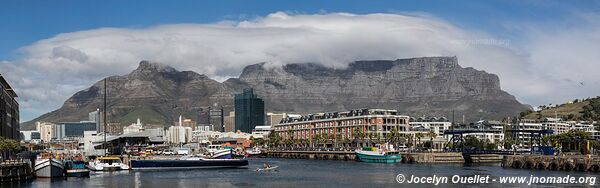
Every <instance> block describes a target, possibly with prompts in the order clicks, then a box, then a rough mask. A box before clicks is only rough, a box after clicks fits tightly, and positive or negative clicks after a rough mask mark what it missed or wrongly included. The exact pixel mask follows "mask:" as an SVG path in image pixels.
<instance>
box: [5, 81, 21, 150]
mask: <svg viewBox="0 0 600 188" xmlns="http://www.w3.org/2000/svg"><path fill="white" fill-rule="evenodd" d="M16 98H17V93H15V91H14V90H13V89H12V88H11V87H10V85H9V84H8V82H6V80H5V79H4V77H3V76H2V74H0V136H1V137H3V138H8V139H15V140H19V137H21V133H20V132H19V103H18V102H17V99H16Z"/></svg>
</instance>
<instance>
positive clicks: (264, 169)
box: [256, 166, 279, 171]
mask: <svg viewBox="0 0 600 188" xmlns="http://www.w3.org/2000/svg"><path fill="white" fill-rule="evenodd" d="M277 167H279V166H272V167H267V168H258V169H256V171H269V170H275V169H277Z"/></svg>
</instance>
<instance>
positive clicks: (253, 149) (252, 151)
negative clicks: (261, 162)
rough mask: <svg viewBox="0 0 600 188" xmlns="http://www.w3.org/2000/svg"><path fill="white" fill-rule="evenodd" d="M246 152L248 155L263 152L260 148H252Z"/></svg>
mask: <svg viewBox="0 0 600 188" xmlns="http://www.w3.org/2000/svg"><path fill="white" fill-rule="evenodd" d="M246 153H247V154H248V155H259V154H260V153H261V151H260V149H258V148H252V149H249V150H246Z"/></svg>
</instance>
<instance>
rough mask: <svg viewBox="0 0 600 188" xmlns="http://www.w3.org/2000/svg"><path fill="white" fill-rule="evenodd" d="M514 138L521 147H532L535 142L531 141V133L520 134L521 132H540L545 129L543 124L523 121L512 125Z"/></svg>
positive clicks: (531, 120) (535, 121)
mask: <svg viewBox="0 0 600 188" xmlns="http://www.w3.org/2000/svg"><path fill="white" fill-rule="evenodd" d="M511 129H512V130H513V132H512V135H511V136H512V138H513V139H515V140H516V141H518V143H519V145H520V146H525V145H527V146H531V143H532V142H533V141H532V140H531V139H532V138H531V133H528V132H519V131H540V130H542V129H543V126H542V123H540V122H539V121H537V120H533V119H521V120H519V121H518V122H516V123H513V124H512V125H511Z"/></svg>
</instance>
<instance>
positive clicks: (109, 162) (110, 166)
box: [88, 156, 129, 171]
mask: <svg viewBox="0 0 600 188" xmlns="http://www.w3.org/2000/svg"><path fill="white" fill-rule="evenodd" d="M88 168H89V169H90V170H93V171H116V170H129V166H128V165H126V164H124V163H123V161H121V158H119V157H112V156H110V157H106V156H105V157H98V158H97V159H96V160H94V161H92V162H90V163H89V165H88Z"/></svg>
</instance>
